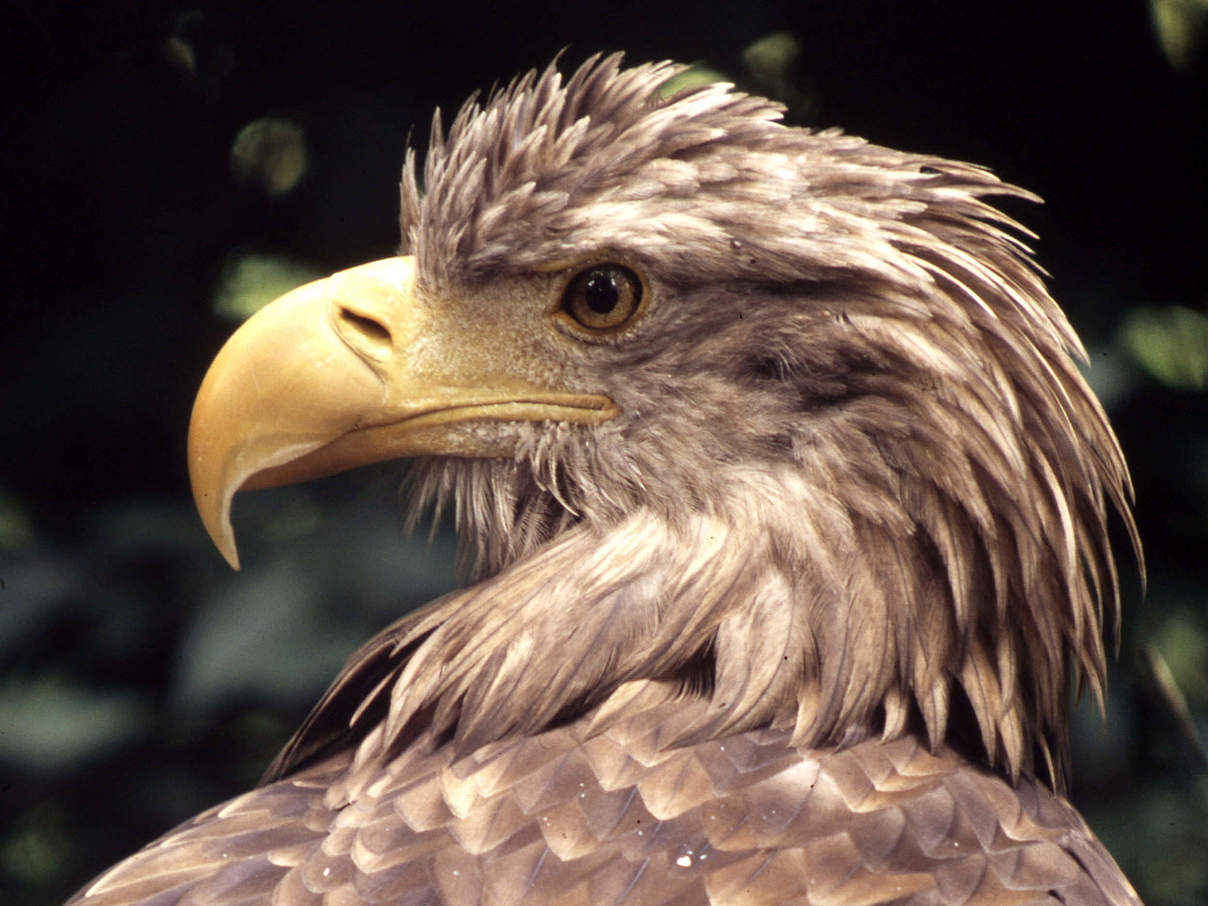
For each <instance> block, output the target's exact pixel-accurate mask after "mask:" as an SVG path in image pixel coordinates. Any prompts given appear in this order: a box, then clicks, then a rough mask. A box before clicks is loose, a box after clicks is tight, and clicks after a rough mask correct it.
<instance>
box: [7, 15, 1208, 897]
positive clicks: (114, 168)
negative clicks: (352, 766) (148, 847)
mask: <svg viewBox="0 0 1208 906" xmlns="http://www.w3.org/2000/svg"><path fill="white" fill-rule="evenodd" d="M1180 11H1182V18H1181V19H1180V18H1179V15H1178V14H1179V13H1180ZM1205 18H1206V15H1205V13H1204V7H1203V6H1202V5H1200V4H1198V3H1197V2H1196V0H1187V2H1185V3H1182V4H1180V3H1166V4H1155V6H1154V7H1152V8H1151V7H1150V6H1149V5H1147V4H1145V3H1142V2H1127V3H1126V2H1116V0H1099V2H1065V3H1053V2H1052V0H1046V2H1043V3H1040V2H1036V3H1002V4H999V3H970V2H969V0H952V2H935V3H925V2H911V3H905V2H889V0H876V2H859V0H819V2H812V3H809V2H801V3H775V2H748V3H744V4H743V5H742V6H741V8H739V7H737V6H735V7H730V6H727V5H725V4H721V3H716V4H712V5H698V4H688V3H656V2H643V3H633V4H613V5H610V6H607V7H605V6H596V7H590V6H579V5H574V4H569V3H558V4H553V5H550V6H542V5H540V4H535V3H519V2H510V3H506V2H505V3H495V4H490V5H489V6H488V5H484V4H478V3H472V2H462V3H456V2H444V3H426V2H425V3H413V4H402V3H391V4H356V3H336V2H330V3H318V2H292V3H282V2H266V3H258V4H252V3H246V2H241V3H217V2H212V3H210V2H200V3H196V4H181V5H178V6H172V5H153V4H148V3H120V2H113V0H103V2H94V3H90V4H65V3H64V4H58V5H55V4H37V5H33V4H29V5H28V6H26V7H21V6H18V7H17V9H16V10H15V13H14V14H12V15H10V16H8V17H7V18H6V23H5V31H4V34H3V35H2V36H0V53H2V54H3V60H4V64H3V65H4V67H5V68H6V69H7V70H8V71H9V75H8V77H7V78H6V79H5V87H4V89H3V90H4V93H5V102H6V103H5V105H4V113H3V117H2V119H0V123H2V125H0V130H2V131H0V135H3V147H2V148H0V166H2V167H3V170H2V174H3V180H4V182H3V192H2V193H0V231H2V232H0V242H2V248H3V252H4V258H5V261H6V266H5V267H4V274H5V286H4V288H3V290H2V291H0V306H2V310H3V313H4V319H3V322H2V323H3V328H4V341H3V347H2V349H3V356H2V357H0V893H2V898H3V900H4V902H6V903H14V904H26V903H28V904H35V903H49V904H53V903H56V902H58V901H60V900H61V899H62V898H64V897H65V896H66V895H67V894H69V893H70V892H71V890H72V889H74V888H75V887H76V886H78V885H80V884H82V883H83V882H85V881H86V880H88V878H89V877H91V876H92V875H93V874H95V873H96V872H97V871H99V870H100V869H102V868H104V867H105V866H106V865H108V864H109V863H111V862H112V861H114V860H116V859H117V858H119V857H121V856H123V855H125V854H127V853H128V852H130V851H132V850H133V849H135V848H136V847H138V846H139V845H141V844H142V843H144V842H146V841H148V840H149V839H151V838H152V837H154V836H156V835H157V834H159V833H161V832H162V831H164V830H166V829H167V828H169V827H170V826H171V825H173V824H174V823H176V822H178V821H180V820H182V819H184V818H186V817H188V816H190V815H191V814H193V813H195V812H196V811H198V810H200V809H201V808H203V807H205V806H207V805H209V804H212V803H214V802H217V801H219V800H221V799H222V798H224V797H227V796H230V795H232V794H234V793H235V792H237V791H239V790H241V789H244V788H246V787H247V786H249V785H250V784H252V783H254V782H255V780H256V779H257V777H258V775H259V773H260V771H261V770H262V769H263V767H264V766H265V765H266V763H267V761H268V760H269V758H271V756H272V754H273V753H274V751H275V749H276V747H277V746H279V745H280V744H281V743H282V742H283V741H284V739H285V738H286V736H287V735H288V733H289V731H290V729H291V728H292V727H293V726H294V725H295V724H296V723H297V722H298V721H299V720H300V718H301V717H302V716H303V714H304V713H305V710H306V708H307V707H308V705H309V704H310V703H311V702H312V701H313V700H314V699H315V698H316V697H317V695H318V694H319V693H320V692H321V691H322V688H323V687H324V685H325V683H326V682H327V681H328V680H329V679H330V678H331V676H332V675H333V674H334V672H335V671H336V669H338V666H339V664H340V663H341V661H342V659H343V658H344V657H345V656H346V655H347V654H348V653H349V652H350V651H351V650H352V648H353V647H355V645H356V644H357V643H358V642H359V641H362V640H364V639H366V638H367V637H368V636H369V635H370V634H372V632H373V631H374V630H375V629H376V628H379V627H381V626H382V625H384V624H385V623H387V622H389V621H390V619H391V618H392V617H393V616H395V615H397V614H398V613H400V612H401V611H402V610H403V609H404V608H405V607H408V606H411V605H413V604H416V603H419V602H422V601H424V600H427V599H429V598H431V597H433V596H434V595H435V594H437V593H439V591H441V590H442V589H444V588H446V587H448V585H449V583H450V582H451V581H452V569H451V566H450V561H451V556H450V550H451V540H450V539H449V538H448V537H446V536H445V535H444V534H438V535H437V536H436V538H435V540H434V541H433V542H432V545H431V547H430V549H428V551H427V553H425V543H424V542H425V539H423V538H420V539H418V540H412V541H407V540H405V539H404V538H403V537H402V530H401V517H400V515H399V512H398V509H399V508H398V506H397V503H396V500H397V498H396V489H397V485H398V479H399V476H400V474H401V468H400V467H399V466H398V465H397V464H395V465H387V466H383V467H379V468H376V469H371V470H367V471H364V472H359V473H356V474H355V475H352V476H346V477H342V478H338V479H331V480H328V481H325V482H320V483H318V484H317V485H314V486H309V487H306V488H301V489H290V490H283V491H273V492H263V493H260V494H256V495H248V497H247V498H246V499H243V498H241V500H240V502H239V504H238V506H237V513H236V522H237V526H238V528H239V536H240V541H241V552H242V555H243V559H244V563H245V568H244V571H243V572H242V573H239V574H234V573H231V572H230V571H228V570H227V569H226V567H225V565H224V564H223V563H222V562H221V560H220V558H219V557H218V555H217V553H216V552H215V551H214V550H213V549H212V548H210V547H209V545H208V542H207V541H206V539H205V537H204V534H203V532H202V530H201V528H200V525H199V524H198V522H197V520H196V517H195V516H194V515H193V513H192V508H191V503H190V500H189V493H188V483H187V476H186V473H185V459H184V441H185V430H186V426H187V422H188V414H189V407H190V404H191V401H192V395H193V393H194V392H195V389H196V387H197V385H198V383H199V382H200V379H201V376H202V374H203V372H204V370H205V367H206V364H207V362H208V361H209V359H210V358H211V356H212V355H213V354H214V353H215V352H216V350H217V349H218V347H219V346H220V345H221V342H222V340H223V339H224V337H225V336H227V335H228V334H229V333H230V331H231V330H232V328H233V326H234V324H235V320H233V319H232V318H231V317H229V316H223V315H222V314H220V313H219V311H220V310H221V309H222V305H221V304H220V303H219V300H221V299H227V300H230V299H232V298H233V299H235V300H236V303H238V304H239V305H242V306H243V307H244V308H246V307H248V306H249V305H250V304H251V303H249V302H248V298H249V296H251V297H253V298H254V297H255V296H256V295H257V294H259V295H265V294H266V293H269V292H270V291H276V289H283V288H287V287H288V285H289V283H290V282H292V281H293V280H301V279H303V278H305V277H306V276H307V275H311V274H313V275H318V274H323V273H327V272H330V271H332V270H335V269H339V268H343V267H347V266H350V265H352V264H356V263H359V262H361V261H366V260H369V259H371V258H374V257H380V256H383V255H387V254H389V253H390V252H391V251H392V249H393V247H394V245H395V243H396V242H397V236H396V232H397V181H398V172H399V166H400V163H401V160H402V155H403V149H404V146H405V142H406V140H407V136H408V134H409V132H411V130H412V129H414V132H413V133H412V141H413V143H416V144H419V145H421V146H422V144H423V143H425V142H426V139H427V132H428V122H429V119H430V115H431V111H432V109H433V108H434V107H436V106H440V107H441V108H442V109H443V110H445V111H446V113H447V114H449V113H452V112H453V111H454V110H455V109H456V108H457V106H458V105H459V104H460V103H461V101H462V100H463V99H464V98H465V97H466V96H467V95H468V94H469V93H470V92H471V91H473V90H476V89H489V88H490V86H491V85H492V84H494V83H495V82H497V81H499V80H506V79H508V78H510V77H512V76H513V75H515V74H516V73H518V72H520V71H522V70H524V69H527V68H529V67H532V66H542V65H544V64H545V63H547V62H548V61H549V60H550V59H551V58H552V57H553V55H554V54H555V53H557V52H558V51H559V50H560V49H562V48H567V50H566V53H565V57H564V61H565V68H569V67H572V66H573V65H575V64H577V63H578V62H579V61H581V60H582V59H583V58H584V57H585V56H587V55H588V54H589V53H591V52H593V51H596V50H601V49H603V50H615V49H623V50H626V51H628V53H629V59H630V60H631V61H634V62H638V61H644V60H650V59H661V58H666V57H672V58H676V59H680V60H683V61H686V62H697V63H700V64H702V65H704V66H707V67H708V68H710V69H714V70H717V71H719V72H721V73H723V74H725V75H726V76H727V77H729V78H731V79H734V80H737V81H739V83H740V84H743V85H745V86H746V87H750V88H753V89H756V90H760V91H764V92H774V93H778V94H779V95H781V96H782V97H784V98H786V99H787V100H789V101H790V102H791V108H792V118H793V120H794V121H795V122H798V123H801V124H805V125H817V126H831V125H839V126H842V127H843V128H845V129H846V130H848V131H851V132H855V133H859V134H862V135H865V136H867V137H868V138H870V139H872V140H874V141H877V142H880V143H883V144H889V145H895V146H900V147H904V148H907V149H911V150H917V151H927V152H933V153H937V154H943V155H948V156H952V157H957V158H963V159H969V160H974V161H977V162H979V163H984V164H987V165H989V166H991V167H993V168H994V169H995V171H996V172H998V173H999V174H1001V175H1002V176H1003V177H1004V178H1006V179H1008V180H1009V181H1012V182H1016V183H1018V184H1021V185H1024V186H1027V187H1029V188H1031V189H1034V190H1035V191H1037V192H1038V193H1040V194H1041V195H1043V196H1044V197H1045V199H1046V204H1045V205H1044V206H1042V207H1036V206H1019V207H1017V208H1012V211H1013V213H1015V214H1017V215H1018V216H1019V217H1021V218H1022V219H1023V220H1024V221H1025V222H1026V223H1027V224H1028V226H1029V227H1031V228H1032V229H1034V230H1036V231H1037V232H1038V233H1039V234H1040V235H1041V239H1040V241H1039V243H1038V251H1039V256H1040V259H1041V261H1042V262H1043V263H1044V265H1045V266H1046V267H1047V268H1048V269H1049V271H1050V272H1051V274H1052V285H1053V288H1054V291H1055V294H1056V295H1057V297H1058V298H1059V299H1060V300H1061V301H1062V303H1063V304H1064V305H1065V307H1066V308H1067V310H1068V311H1069V313H1070V316H1071V318H1072V320H1073V321H1074V323H1075V325H1076V327H1077V328H1078V329H1079V331H1080V333H1081V334H1082V336H1083V337H1084V339H1085V340H1086V342H1087V345H1088V348H1089V350H1090V354H1091V359H1092V368H1091V371H1090V377H1091V380H1092V382H1093V383H1094V384H1095V386H1096V389H1097V390H1098V391H1099V392H1100V394H1101V396H1102V398H1103V399H1104V402H1105V404H1106V405H1107V407H1108V409H1109V411H1110V414H1111V416H1112V419H1113V422H1114V423H1115V425H1116V427H1117V429H1118V431H1119V433H1120V436H1121V440H1122V443H1123V445H1124V449H1125V452H1126V454H1127V455H1128V457H1129V459H1130V462H1131V463H1132V466H1133V469H1134V475H1135V479H1136V484H1137V518H1138V521H1139V523H1140V527H1141V532H1142V536H1143V538H1144V539H1145V542H1146V546H1147V557H1148V567H1149V588H1148V594H1147V597H1146V598H1145V600H1144V601H1143V602H1142V599H1141V593H1140V581H1139V578H1138V574H1137V571H1136V569H1135V568H1134V567H1133V566H1132V565H1131V563H1130V562H1129V561H1128V559H1127V558H1126V557H1125V558H1123V559H1122V586H1123V589H1124V597H1125V614H1124V617H1125V624H1124V633H1123V637H1122V642H1121V647H1120V660H1119V663H1118V665H1116V666H1115V667H1114V668H1113V672H1112V676H1111V687H1110V700H1109V703H1108V723H1107V727H1106V729H1105V728H1104V726H1103V724H1102V723H1101V722H1100V721H1099V720H1098V718H1097V716H1096V715H1095V713H1094V711H1093V709H1082V710H1080V711H1079V713H1078V715H1077V716H1076V720H1075V730H1076V748H1075V766H1074V770H1075V781H1076V782H1075V787H1074V798H1075V801H1076V802H1077V804H1078V805H1079V807H1080V808H1082V809H1083V811H1084V813H1085V814H1086V815H1087V817H1088V819H1089V820H1090V822H1091V823H1092V825H1093V826H1094V827H1095V828H1096V830H1097V831H1098V832H1099V833H1100V835H1101V836H1102V837H1103V838H1104V840H1105V841H1106V842H1107V843H1108V845H1109V847H1110V848H1111V849H1112V851H1113V853H1114V854H1115V855H1116V857H1117V858H1118V860H1119V861H1120V862H1121V864H1122V865H1123V867H1124V868H1125V870H1126V872H1127V873H1128V874H1129V876H1130V877H1131V878H1132V879H1133V881H1134V883H1135V884H1136V885H1137V887H1138V888H1139V889H1140V891H1141V893H1142V895H1143V896H1144V897H1145V898H1146V899H1147V901H1148V902H1149V903H1150V904H1151V906H1157V904H1188V906H1193V904H1202V903H1204V902H1205V901H1206V899H1208V867H1206V865H1208V858H1205V855H1204V854H1205V853H1206V852H1208V777H1206V774H1205V770H1204V758H1203V748H1202V745H1201V744H1200V742H1199V739H1202V738H1203V732H1204V729H1205V726H1206V724H1208V606H1206V604H1205V596H1206V593H1208V576H1206V575H1205V570H1204V559H1205V556H1206V555H1208V544H1206V541H1208V394H1206V393H1205V389H1204V388H1205V383H1206V380H1208V318H1206V317H1205V302H1206V299H1205V294H1204V288H1205V275H1206V273H1205V272H1206V270H1208V254H1205V249H1204V245H1205V243H1204V240H1205V231H1204V230H1203V228H1202V225H1203V220H1204V216H1205V212H1206V211H1208V206H1206V204H1205V203H1206V202H1208V143H1206V142H1205V139H1206V138H1208V120H1206V118H1205V110H1206V108H1205V101H1206V99H1208V91H1206V87H1208V82H1206V79H1205V66H1204V59H1205V58H1204V54H1203V53H1202V52H1201V47H1202V45H1201V44H1200V43H1198V39H1199V38H1200V37H1201V36H1202V34H1203V30H1202V27H1201V26H1202V24H1203V21H1204V19H1205ZM1155 22H1161V23H1163V28H1161V29H1159V28H1158V27H1157V26H1156V25H1155ZM1180 23H1182V25H1181V30H1180ZM777 32H783V33H786V34H787V35H788V36H789V37H791V39H792V40H793V41H794V42H795V46H796V47H797V57H796V63H795V66H789V67H787V68H786V67H785V66H783V65H782V66H781V67H780V68H779V69H777V70H776V71H775V72H774V73H772V75H771V76H768V75H767V74H766V73H765V74H764V75H763V76H762V77H760V76H759V75H758V73H756V72H753V71H752V68H751V65H750V64H749V62H748V59H747V58H746V57H744V49H746V48H748V47H749V46H750V45H751V44H752V43H753V42H756V41H758V40H759V39H761V38H764V37H766V36H767V35H769V34H772V33H777ZM266 118H267V120H266ZM266 121H268V122H271V123H276V124H277V126H276V127H274V128H277V129H278V131H277V132H276V133H274V132H272V129H269V131H268V133H267V134H269V135H279V136H280V135H284V136H285V138H281V139H279V141H278V144H277V145H273V144H272V143H269V144H267V145H266V144H264V143H261V144H260V145H256V144H255V143H254V142H253V143H252V146H251V151H250V152H249V151H248V150H247V148H246V147H244V146H240V148H239V150H236V136H238V135H239V134H240V133H241V131H242V130H244V128H245V127H247V126H248V125H249V124H252V123H257V122H259V123H261V124H262V125H263V124H264V123H265V122H266ZM282 123H284V124H287V125H286V126H284V127H282V126H281V124H282ZM291 124H292V125H291ZM281 128H284V129H285V131H284V132H281V131H280V130H281ZM291 130H292V131H291ZM244 134H245V136H246V135H247V134H248V133H244ZM252 134H255V131H254V130H253V133H252ZM274 148H276V149H277V150H278V151H281V153H280V154H278V155H276V156H274V154H273V153H272V151H273V149H274ZM282 149H284V150H282ZM300 151H304V153H305V156H306V165H305V167H304V168H303V169H302V171H301V174H300V176H299V177H298V178H296V179H293V180H291V179H290V178H288V177H289V173H288V172H287V171H288V170H289V167H288V159H289V154H290V153H294V154H296V153H298V152H300ZM233 156H234V157H235V158H237V160H235V161H234V162H233ZM282 174H284V175H282ZM278 177H279V178H281V179H282V180H283V183H282V186H283V187H282V186H279V187H278V188H277V189H272V188H271V187H270V183H271V180H272V179H274V178H278ZM249 287H250V289H249ZM1184 708H1185V709H1186V710H1183V709H1184Z"/></svg>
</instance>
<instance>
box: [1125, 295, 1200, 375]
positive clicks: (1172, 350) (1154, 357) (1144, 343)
mask: <svg viewBox="0 0 1208 906" xmlns="http://www.w3.org/2000/svg"><path fill="white" fill-rule="evenodd" d="M1121 341H1122V342H1123V343H1124V346H1125V348H1126V349H1127V350H1128V351H1129V353H1130V354H1131V355H1132V356H1133V358H1135V359H1136V360H1137V362H1138V363H1140V365H1141V367H1143V368H1144V369H1145V370H1146V371H1148V372H1149V373H1150V374H1151V375H1152V376H1153V377H1155V378H1157V379H1158V380H1159V381H1161V382H1162V383H1163V384H1166V385H1167V386H1168V387H1173V388H1174V389H1176V390H1203V389H1205V387H1208V317H1205V316H1204V315H1202V314H1200V313H1199V312H1198V311H1192V310H1191V309H1190V308H1184V307H1183V306H1181V305H1174V306H1171V307H1169V308H1161V309H1158V308H1137V309H1135V310H1134V311H1132V312H1130V313H1129V315H1128V317H1127V319H1126V320H1125V321H1124V325H1123V327H1122V328H1121Z"/></svg>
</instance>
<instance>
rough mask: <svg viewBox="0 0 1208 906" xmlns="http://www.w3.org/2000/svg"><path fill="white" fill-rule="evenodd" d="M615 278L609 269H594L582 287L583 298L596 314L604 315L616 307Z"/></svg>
mask: <svg viewBox="0 0 1208 906" xmlns="http://www.w3.org/2000/svg"><path fill="white" fill-rule="evenodd" d="M619 295H620V291H619V290H618V289H617V279H616V275H614V274H613V273H612V272H611V271H604V270H600V271H595V272H594V273H592V274H591V275H590V276H589V277H588V278H587V285H586V286H584V287H583V300H584V301H585V302H586V303H587V307H588V308H590V309H591V310H592V311H594V312H595V313H596V314H598V315H606V314H608V313H609V312H610V311H612V310H613V309H614V308H616V307H617V297H618V296H619Z"/></svg>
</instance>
